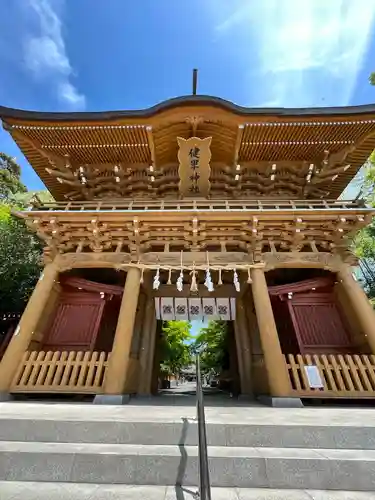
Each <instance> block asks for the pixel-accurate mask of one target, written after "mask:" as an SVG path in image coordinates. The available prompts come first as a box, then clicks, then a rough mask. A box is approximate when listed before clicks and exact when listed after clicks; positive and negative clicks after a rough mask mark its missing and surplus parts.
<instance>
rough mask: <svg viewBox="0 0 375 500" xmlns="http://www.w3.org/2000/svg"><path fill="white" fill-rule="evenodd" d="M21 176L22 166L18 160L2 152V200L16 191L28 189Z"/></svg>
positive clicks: (0, 189)
mask: <svg viewBox="0 0 375 500" xmlns="http://www.w3.org/2000/svg"><path fill="white" fill-rule="evenodd" d="M20 176H21V168H20V166H19V165H18V163H17V162H16V160H15V159H14V158H12V157H11V156H8V155H6V154H5V153H1V152H0V200H9V199H11V198H12V197H13V196H14V195H15V194H16V193H25V192H26V191H27V189H26V187H25V186H24V184H23V183H22V182H21V179H20Z"/></svg>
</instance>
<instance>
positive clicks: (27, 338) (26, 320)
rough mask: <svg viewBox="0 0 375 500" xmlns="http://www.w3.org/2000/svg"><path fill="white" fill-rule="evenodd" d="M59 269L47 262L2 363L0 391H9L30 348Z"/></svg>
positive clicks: (0, 364)
mask: <svg viewBox="0 0 375 500" xmlns="http://www.w3.org/2000/svg"><path fill="white" fill-rule="evenodd" d="M58 274H59V269H58V267H57V266H56V264H54V263H53V262H52V263H50V264H47V265H46V266H45V268H44V270H43V272H42V274H41V276H40V278H39V281H38V283H37V284H36V286H35V288H34V291H33V293H32V295H31V297H30V300H29V302H28V304H27V306H26V309H25V311H24V313H23V315H22V317H21V320H20V322H19V324H18V326H17V328H16V331H15V332H14V335H13V337H12V340H11V341H10V344H9V346H8V348H7V350H6V351H5V354H4V357H3V359H2V360H1V363H0V392H9V389H10V386H11V383H12V380H13V378H14V376H15V374H16V371H17V369H18V367H19V364H20V362H21V360H22V356H23V355H24V353H25V352H26V351H27V350H28V348H29V344H30V342H31V340H32V336H33V334H34V332H35V329H36V327H37V324H38V322H39V320H40V317H41V315H42V313H43V311H44V308H45V306H46V304H47V302H48V300H49V297H50V294H51V291H52V288H53V286H54V283H55V280H57V277H58Z"/></svg>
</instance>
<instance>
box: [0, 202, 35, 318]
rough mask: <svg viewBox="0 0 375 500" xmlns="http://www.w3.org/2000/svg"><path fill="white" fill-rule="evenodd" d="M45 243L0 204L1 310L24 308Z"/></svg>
mask: <svg viewBox="0 0 375 500" xmlns="http://www.w3.org/2000/svg"><path fill="white" fill-rule="evenodd" d="M41 255H42V244H41V242H40V241H39V239H38V238H37V237H36V236H34V235H33V234H32V233H30V232H29V231H28V230H27V228H26V226H25V224H24V223H23V221H22V220H19V219H17V218H15V217H14V216H12V215H11V211H10V206H8V205H6V204H0V314H1V313H6V312H22V310H23V308H24V307H25V305H26V302H27V299H28V297H29V295H30V293H31V291H32V290H33V288H34V286H35V283H36V281H37V279H38V276H39V274H40V271H41V265H40V264H41Z"/></svg>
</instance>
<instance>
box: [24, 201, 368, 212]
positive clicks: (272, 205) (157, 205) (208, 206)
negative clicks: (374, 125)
mask: <svg viewBox="0 0 375 500" xmlns="http://www.w3.org/2000/svg"><path fill="white" fill-rule="evenodd" d="M349 209H357V210H358V209H365V210H366V206H365V205H364V204H363V202H360V201H356V200H349V201H345V200H206V199H202V200H199V199H195V200H192V199H190V200H189V199H184V200H132V199H128V200H126V199H123V200H113V201H100V200H93V201H70V202H48V203H41V202H37V201H34V202H33V203H32V206H31V207H30V208H29V210H32V211H43V212H44V211H54V212H55V211H87V212H89V211H90V212H93V211H94V212H97V211H112V210H119V211H132V212H138V211H142V212H143V211H176V210H177V211H179V210H205V211H207V210H208V211H223V210H224V211H226V210H231V211H233V210H236V211H238V210H252V211H254V210H262V211H264V210H265V211H267V210H349Z"/></svg>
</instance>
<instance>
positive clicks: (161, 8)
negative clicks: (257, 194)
mask: <svg viewBox="0 0 375 500" xmlns="http://www.w3.org/2000/svg"><path fill="white" fill-rule="evenodd" d="M0 13H1V19H2V20H3V22H2V26H1V30H0V68H1V77H0V104H2V105H5V106H11V107H16V108H25V109H35V110H43V111H51V110H58V111H68V110H90V111H91V110H108V109H131V108H143V107H148V106H151V105H153V104H155V103H157V102H159V101H162V100H164V99H167V98H170V97H173V96H177V95H182V94H188V93H190V91H191V71H192V68H193V67H197V68H199V87H198V92H199V93H201V94H211V95H218V96H220V97H223V98H226V99H229V100H232V101H234V102H236V103H239V104H242V105H245V106H285V107H298V106H335V105H348V104H365V103H371V102H374V101H375V88H373V87H371V86H370V85H369V84H368V75H369V73H370V72H371V71H372V70H374V69H375V58H374V53H375V0H355V1H354V0H329V1H327V0H230V1H228V0H185V1H183V0H180V1H176V0H157V1H155V0H137V1H131V0H94V1H93V0H0ZM4 21H5V22H4ZM0 150H2V151H4V152H6V153H8V154H11V155H12V156H15V157H16V158H17V160H18V161H19V162H20V163H21V165H22V170H23V179H24V181H25V183H26V184H27V186H28V187H29V188H30V189H40V188H42V187H43V186H42V184H41V182H40V181H39V180H38V178H37V177H36V175H35V174H34V173H33V171H32V170H31V168H30V167H29V166H28V165H27V163H26V162H25V160H24V158H23V157H22V155H21V153H20V152H19V151H18V149H17V148H16V146H15V145H13V144H12V141H11V140H10V138H9V137H8V136H7V134H6V133H5V132H4V131H1V132H0Z"/></svg>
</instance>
